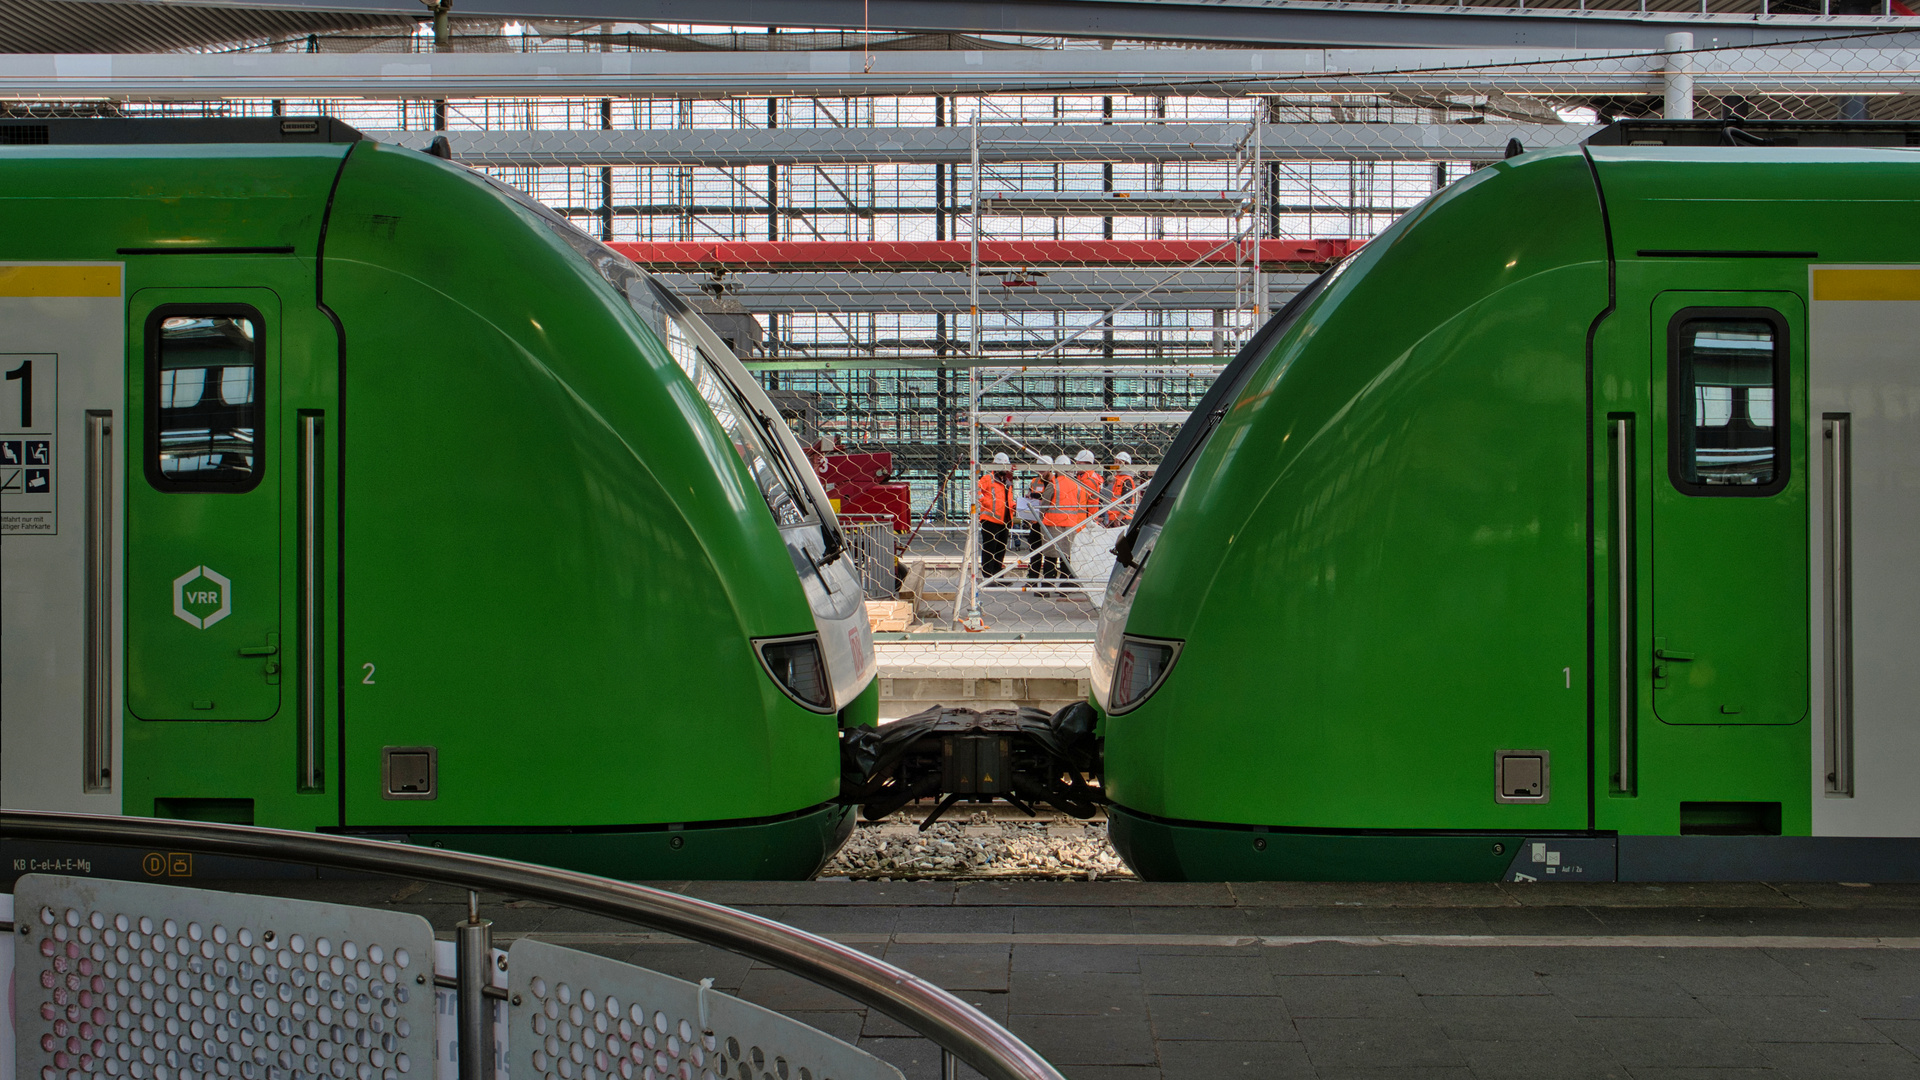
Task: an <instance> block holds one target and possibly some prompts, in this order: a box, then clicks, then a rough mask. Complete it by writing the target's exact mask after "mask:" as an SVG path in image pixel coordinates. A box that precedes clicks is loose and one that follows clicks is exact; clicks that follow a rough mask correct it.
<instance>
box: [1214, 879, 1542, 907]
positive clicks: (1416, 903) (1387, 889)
mask: <svg viewBox="0 0 1920 1080" xmlns="http://www.w3.org/2000/svg"><path fill="white" fill-rule="evenodd" d="M1227 889H1228V891H1230V892H1231V893H1232V894H1233V898H1234V901H1235V902H1236V903H1238V904H1241V905H1242V906H1246V907H1306V908H1313V907H1332V906H1335V905H1353V906H1366V907H1452V908H1464V907H1512V906H1514V905H1515V904H1517V903H1518V902H1519V901H1517V900H1515V899H1513V898H1512V897H1510V896H1507V895H1505V894H1504V893H1503V892H1502V890H1501V888H1500V886H1499V885H1496V884H1493V883H1491V882H1487V883H1471V882H1469V883H1455V882H1398V881H1396V882H1374V881H1236V882H1232V883H1230V884H1228V886H1227Z"/></svg>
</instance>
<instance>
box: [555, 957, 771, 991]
mask: <svg viewBox="0 0 1920 1080" xmlns="http://www.w3.org/2000/svg"><path fill="white" fill-rule="evenodd" d="M568 948H578V949H580V950H581V951H583V952H591V953H595V954H597V955H600V956H605V957H609V958H611V959H614V960H619V961H621V962H623V963H628V964H637V965H639V966H640V967H643V968H649V969H651V970H654V971H658V972H660V973H661V974H662V975H671V976H673V977H674V978H676V979H685V980H687V981H688V982H696V983H697V982H699V981H700V980H701V979H712V980H713V985H714V986H716V987H718V988H719V989H721V990H724V991H726V992H727V993H729V994H735V993H738V992H739V990H740V985H741V983H742V982H744V981H745V979H746V977H747V973H748V972H749V971H751V970H752V969H753V966H754V964H753V961H751V960H749V959H747V958H746V957H744V956H739V955H736V954H734V953H730V952H727V951H725V950H723V949H714V948H709V947H707V946H705V945H594V946H586V945H578V946H568Z"/></svg>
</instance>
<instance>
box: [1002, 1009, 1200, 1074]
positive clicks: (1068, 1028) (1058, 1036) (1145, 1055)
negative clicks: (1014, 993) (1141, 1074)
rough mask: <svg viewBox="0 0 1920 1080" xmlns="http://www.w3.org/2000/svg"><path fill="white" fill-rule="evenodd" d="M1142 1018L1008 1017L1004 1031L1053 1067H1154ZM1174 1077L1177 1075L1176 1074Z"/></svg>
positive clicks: (1150, 1040) (1150, 1042) (1149, 1039)
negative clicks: (1030, 1048) (1010, 1031)
mask: <svg viewBox="0 0 1920 1080" xmlns="http://www.w3.org/2000/svg"><path fill="white" fill-rule="evenodd" d="M1143 1020H1144V1017H1142V1016H1140V1015H1138V1014H1134V1015H1127V1016H1054V1015H1035V1014H1031V1013H1019V1012H1013V1013H1009V1014H1008V1016H1007V1027H1008V1028H1009V1029H1010V1030H1012V1032H1013V1033H1014V1034H1015V1035H1018V1036H1020V1038H1021V1039H1022V1040H1024V1041H1025V1042H1026V1044H1027V1045H1028V1046H1031V1047H1033V1048H1034V1049H1035V1050H1037V1051H1039V1052H1040V1055H1041V1056H1042V1057H1044V1058H1046V1059H1047V1060H1048V1061H1051V1062H1053V1063H1054V1064H1055V1065H1154V1064H1156V1063H1157V1062H1156V1059H1155V1057H1154V1050H1153V1039H1152V1037H1151V1036H1150V1035H1149V1034H1148V1032H1147V1025H1146V1024H1145V1023H1144V1022H1143ZM1175 1075H1178V1074H1177V1073H1176V1074H1175Z"/></svg>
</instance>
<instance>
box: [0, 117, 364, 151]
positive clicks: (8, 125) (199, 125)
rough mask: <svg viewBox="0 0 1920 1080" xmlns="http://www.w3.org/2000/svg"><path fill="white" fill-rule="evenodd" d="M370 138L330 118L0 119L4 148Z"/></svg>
mask: <svg viewBox="0 0 1920 1080" xmlns="http://www.w3.org/2000/svg"><path fill="white" fill-rule="evenodd" d="M364 138H366V136H364V135H362V134H361V133H360V132H359V130H357V129H356V128H354V127H352V126H351V125H349V124H345V123H342V122H341V121H339V120H335V119H334V118H332V117H330V116H248V117H233V118H219V119H208V120H201V119H172V118H164V117H160V118H151V119H148V118H137V119H136V118H127V117H49V118H46V119H32V118H27V119H5V120H0V146H138V145H167V144H181V143H275V144H284V143H355V142H359V141H361V140H362V139H364Z"/></svg>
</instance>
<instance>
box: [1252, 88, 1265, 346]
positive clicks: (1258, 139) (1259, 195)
mask: <svg viewBox="0 0 1920 1080" xmlns="http://www.w3.org/2000/svg"><path fill="white" fill-rule="evenodd" d="M1255 100H1256V101H1257V102H1258V103H1259V104H1258V105H1257V106H1256V107H1255V109H1254V110H1253V175H1252V177H1250V178H1249V179H1250V180H1251V181H1252V186H1253V222H1252V224H1251V226H1250V228H1249V231H1250V232H1252V234H1253V324H1252V325H1251V326H1249V327H1248V328H1247V335H1248V336H1249V337H1251V336H1252V335H1253V333H1254V331H1256V330H1259V329H1260V324H1261V323H1264V322H1266V321H1267V271H1266V268H1265V267H1263V266H1261V265H1260V241H1261V239H1262V238H1263V237H1265V236H1266V235H1267V224H1266V222H1267V211H1268V206H1267V200H1268V199H1269V198H1270V194H1269V193H1268V191H1267V164H1266V162H1265V161H1264V160H1262V158H1263V156H1264V155H1263V151H1264V150H1265V147H1266V134H1267V99H1266V98H1256V99H1255Z"/></svg>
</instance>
